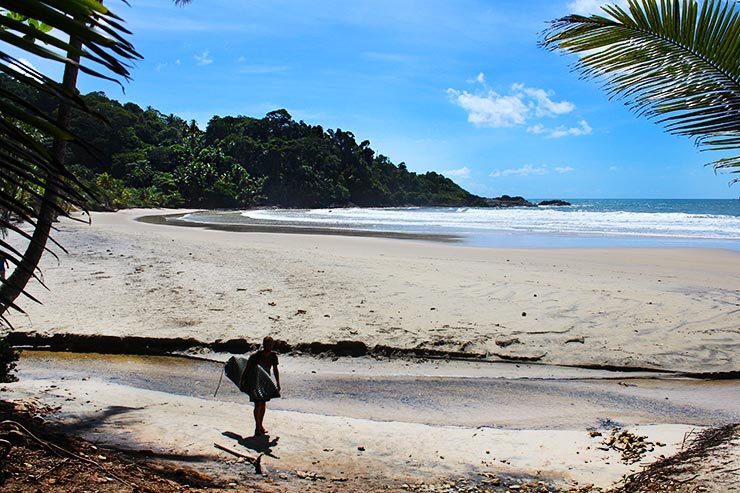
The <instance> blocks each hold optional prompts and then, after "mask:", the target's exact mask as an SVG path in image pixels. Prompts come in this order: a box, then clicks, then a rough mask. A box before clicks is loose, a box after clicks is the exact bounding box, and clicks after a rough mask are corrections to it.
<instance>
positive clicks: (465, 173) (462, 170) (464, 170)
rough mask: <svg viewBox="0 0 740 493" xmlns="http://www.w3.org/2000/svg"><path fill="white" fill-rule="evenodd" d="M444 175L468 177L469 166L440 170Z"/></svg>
mask: <svg viewBox="0 0 740 493" xmlns="http://www.w3.org/2000/svg"><path fill="white" fill-rule="evenodd" d="M442 174H443V175H445V176H453V177H455V178H470V168H468V167H467V166H464V167H462V168H459V169H448V170H447V171H443V172H442Z"/></svg>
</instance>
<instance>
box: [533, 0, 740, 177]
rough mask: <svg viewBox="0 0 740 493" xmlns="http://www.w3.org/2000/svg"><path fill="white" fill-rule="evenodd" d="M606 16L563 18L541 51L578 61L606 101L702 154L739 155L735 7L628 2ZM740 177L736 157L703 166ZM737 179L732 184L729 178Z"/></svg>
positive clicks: (721, 0) (739, 11)
mask: <svg viewBox="0 0 740 493" xmlns="http://www.w3.org/2000/svg"><path fill="white" fill-rule="evenodd" d="M602 9H603V10H604V12H605V13H606V14H607V16H600V15H593V16H591V17H584V16H580V15H569V16H567V17H563V18H561V19H557V20H555V21H553V22H552V23H551V26H550V28H549V29H548V30H546V31H545V33H544V34H543V40H542V41H541V45H543V46H544V47H546V48H548V49H550V50H561V51H564V52H567V53H575V54H578V55H580V58H579V60H578V62H577V63H576V69H577V70H579V71H580V72H581V74H582V76H583V77H584V78H588V79H591V78H599V79H601V80H604V81H605V84H604V86H605V89H606V91H607V93H608V94H609V96H610V97H617V98H621V99H624V100H625V101H626V104H627V105H628V106H629V107H630V108H631V109H632V110H634V111H635V112H636V113H637V115H638V116H645V117H648V118H651V119H655V120H657V122H659V123H662V124H663V125H665V128H666V130H667V131H668V132H670V133H672V134H676V135H684V136H688V137H691V138H693V139H695V142H696V143H697V145H698V146H699V147H700V148H701V149H703V150H714V151H722V152H723V154H724V153H728V152H729V153H731V154H734V152H730V151H734V150H737V149H740V41H739V40H740V7H738V3H737V2H735V1H729V0H705V1H704V2H703V3H702V4H701V5H699V4H698V3H697V2H696V1H693V0H661V1H658V0H629V7H628V9H627V10H625V9H622V8H621V7H619V6H616V5H606V6H604V7H602ZM710 164H712V165H713V166H714V168H715V170H720V169H724V170H727V171H728V172H730V173H740V156H734V157H724V158H721V159H717V160H715V161H714V162H713V163H710ZM737 181H740V178H738V179H735V180H733V183H734V182H737Z"/></svg>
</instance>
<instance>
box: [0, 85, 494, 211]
mask: <svg viewBox="0 0 740 493" xmlns="http://www.w3.org/2000/svg"><path fill="white" fill-rule="evenodd" d="M2 84H3V85H13V84H16V85H17V83H15V82H14V81H12V80H9V79H3V80H2ZM12 90H13V91H16V92H17V93H24V94H23V97H25V98H26V99H27V100H31V101H33V103H34V104H35V105H37V106H38V107H39V108H41V109H43V110H44V111H48V112H50V113H51V112H52V111H53V108H54V104H55V102H54V101H53V100H52V99H51V98H47V97H46V96H45V95H42V94H39V93H34V92H32V91H28V90H26V89H25V88H24V87H21V86H20V85H17V87H14V88H12ZM45 98H47V99H48V100H45ZM83 100H84V101H85V103H86V104H87V106H88V107H89V109H91V110H92V111H93V112H95V113H97V114H99V115H100V116H102V117H103V118H104V119H105V121H107V124H106V123H104V122H103V121H101V119H100V118H96V117H95V116H93V115H90V114H88V113H83V112H79V111H78V112H77V113H75V114H74V116H73V118H72V124H71V129H72V133H73V134H75V135H76V136H78V137H79V138H80V140H81V141H83V142H86V143H89V144H90V145H91V147H89V148H85V147H81V146H79V145H72V146H70V147H69V150H68V155H67V163H69V164H70V167H71V169H72V170H73V171H74V172H75V173H76V174H77V176H78V177H80V178H81V179H82V181H83V182H84V183H86V184H88V185H89V186H90V187H91V188H93V189H94V190H95V191H97V193H98V195H99V197H100V202H101V203H100V204H97V205H98V206H100V207H103V208H119V207H133V206H169V207H176V206H186V207H207V208H234V207H244V206H250V205H277V206H283V207H321V206H343V205H350V204H354V205H358V206H394V205H439V206H455V205H475V204H480V203H481V199H480V198H479V197H476V196H474V195H472V194H470V193H468V192H466V191H465V190H463V189H462V188H460V187H459V186H458V185H456V184H455V183H454V182H453V181H452V180H450V179H448V178H445V177H444V176H442V175H440V174H438V173H435V172H428V173H425V174H417V173H413V172H410V171H408V169H407V168H406V166H405V165H404V164H403V163H401V164H399V165H395V164H394V163H392V162H391V161H390V160H389V159H388V158H387V157H386V156H383V155H380V154H376V153H375V151H374V150H373V149H371V148H370V143H369V142H368V141H363V142H360V143H359V144H358V143H357V141H356V140H355V136H354V135H353V134H352V133H351V132H346V131H343V130H339V129H337V130H324V129H323V128H322V127H321V126H313V125H308V124H306V123H304V122H302V121H301V122H296V121H295V120H293V119H292V117H291V116H290V114H288V112H287V111H285V110H277V111H273V112H270V113H268V114H267V115H266V116H265V117H264V118H261V119H257V118H250V117H244V116H239V117H217V116H215V117H213V118H212V119H211V121H210V122H209V123H208V128H207V129H206V130H205V131H201V130H200V129H199V128H198V127H197V125H196V124H195V122H191V123H188V122H186V121H185V120H183V119H181V118H179V117H177V116H174V115H164V114H162V113H160V112H159V111H157V110H156V109H154V108H151V107H149V108H146V109H142V108H140V107H139V106H137V105H136V104H133V103H125V104H121V103H119V102H117V101H114V100H112V99H109V98H107V97H106V96H105V94H103V93H100V92H94V93H90V94H87V95H85V96H83Z"/></svg>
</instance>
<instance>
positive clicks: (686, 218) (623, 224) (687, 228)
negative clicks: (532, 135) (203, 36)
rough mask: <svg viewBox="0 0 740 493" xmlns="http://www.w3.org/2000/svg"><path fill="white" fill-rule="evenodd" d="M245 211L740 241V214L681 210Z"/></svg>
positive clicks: (438, 228) (304, 220) (350, 221)
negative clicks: (696, 212)
mask: <svg viewBox="0 0 740 493" xmlns="http://www.w3.org/2000/svg"><path fill="white" fill-rule="evenodd" d="M242 216H244V217H246V218H249V219H251V220H256V221H270V222H290V223H294V224H295V223H297V224H304V225H314V226H318V227H337V228H342V229H372V230H376V231H401V232H426V233H435V232H436V233H465V232H471V233H475V232H478V233H483V232H486V231H489V232H492V233H493V232H497V231H498V232H523V233H543V234H547V233H559V234H567V235H601V236H627V237H635V236H653V237H668V238H687V239H691V238H694V239H713V240H740V217H737V216H729V215H711V214H687V213H681V212H627V211H603V212H596V211H591V210H582V209H581V208H579V209H578V210H574V209H568V208H565V209H563V208H559V209H556V208H531V209H530V208H516V209H479V208H387V209H386V208H384V209H377V208H348V209H311V210H285V209H263V210H250V211H245V212H243V213H242Z"/></svg>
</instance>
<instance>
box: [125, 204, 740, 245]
mask: <svg viewBox="0 0 740 493" xmlns="http://www.w3.org/2000/svg"><path fill="white" fill-rule="evenodd" d="M381 209H382V208H381ZM389 209H391V210H396V209H397V208H389ZM270 210H273V209H270ZM274 210H281V209H274ZM295 210H303V209H295ZM285 211H294V209H285ZM238 212H242V211H241V210H191V211H189V212H186V213H177V214H166V215H162V214H156V215H152V216H144V217H139V218H137V219H136V220H137V221H142V222H148V223H152V224H167V225H173V226H183V227H200V228H204V229H208V230H214V231H231V232H242V233H277V234H318V235H337V236H357V237H373V238H392V239H405V240H423V241H439V242H447V243H450V244H455V245H459V246H464V247H474V248H492V249H532V250H538V249H548V250H549V249H684V248H685V249H711V250H722V251H729V252H740V242H739V241H738V240H737V239H726V238H724V239H723V238H719V237H717V238H714V237H701V238H695V237H691V236H670V235H669V236H662V235H660V234H629V233H624V232H623V233H615V234H611V233H607V232H600V233H599V232H566V233H563V232H557V231H539V230H536V229H534V230H510V229H485V228H483V229H476V228H472V229H471V228H467V227H462V226H460V227H459V228H457V229H455V228H454V227H453V228H452V231H451V232H449V233H436V232H435V233H430V232H425V231H413V230H412V231H394V230H393V229H392V227H391V226H389V225H385V226H380V227H381V228H386V229H379V230H375V229H368V228H364V227H362V226H361V225H359V224H358V225H354V226H353V225H352V222H351V220H350V219H347V221H348V222H346V223H337V224H336V225H334V226H327V225H325V224H322V223H321V222H310V221H294V220H277V219H272V220H271V219H251V218H245V217H242V216H239V219H238V220H234V219H231V220H225V221H223V222H219V221H211V222H209V221H191V220H184V219H182V218H183V217H184V216H186V215H189V214H195V215H198V214H206V215H209V214H210V215H212V214H222V213H223V214H235V213H238ZM330 212H331V210H330ZM512 220H513V219H512ZM402 224H403V223H399V225H397V226H398V227H399V228H403V227H404V226H403V225H402ZM427 227H429V226H427Z"/></svg>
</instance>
